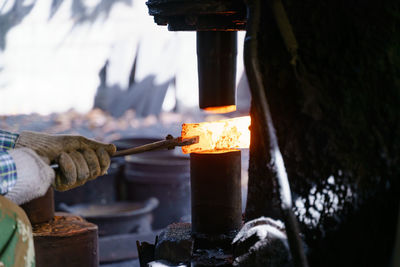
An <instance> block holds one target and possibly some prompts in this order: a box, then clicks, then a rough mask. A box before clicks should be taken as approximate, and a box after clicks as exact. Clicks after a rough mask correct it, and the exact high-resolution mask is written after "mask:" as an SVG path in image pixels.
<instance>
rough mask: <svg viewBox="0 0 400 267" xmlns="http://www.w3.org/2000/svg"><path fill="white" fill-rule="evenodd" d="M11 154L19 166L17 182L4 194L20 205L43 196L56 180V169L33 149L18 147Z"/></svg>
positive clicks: (17, 166)
mask: <svg viewBox="0 0 400 267" xmlns="http://www.w3.org/2000/svg"><path fill="white" fill-rule="evenodd" d="M9 154H10V155H11V157H12V158H13V160H14V162H15V166H16V168H17V182H16V184H15V186H14V187H13V188H12V189H11V190H10V191H9V192H8V193H7V194H6V195H4V196H5V197H6V198H8V199H10V200H11V201H13V202H15V203H16V204H18V205H21V204H23V203H26V202H28V201H30V200H32V199H35V198H38V197H41V196H43V195H44V194H45V193H46V191H47V189H48V188H49V187H50V185H51V183H52V182H53V181H54V177H55V172H54V170H53V169H52V168H50V166H49V165H48V164H47V163H46V162H44V161H43V159H41V158H40V157H39V156H38V155H37V154H36V153H35V152H34V151H33V150H32V149H29V148H17V149H13V150H10V151H9Z"/></svg>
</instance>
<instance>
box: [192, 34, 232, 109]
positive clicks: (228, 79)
mask: <svg viewBox="0 0 400 267" xmlns="http://www.w3.org/2000/svg"><path fill="white" fill-rule="evenodd" d="M236 54H237V33H236V32H233V31H231V32H228V31H226V32H225V31H198V32H197V66H198V75H199V106H200V108H201V109H205V110H210V111H212V110H213V109H215V108H220V107H231V108H234V109H231V110H230V111H234V110H235V109H236ZM216 112H218V111H216ZM220 113H224V112H220Z"/></svg>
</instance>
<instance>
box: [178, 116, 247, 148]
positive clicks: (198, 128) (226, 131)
mask: <svg viewBox="0 0 400 267" xmlns="http://www.w3.org/2000/svg"><path fill="white" fill-rule="evenodd" d="M250 123H251V119H250V116H244V117H237V118H233V119H227V120H220V121H213V122H201V123H185V124H183V125H182V138H188V137H193V136H199V138H200V139H199V143H197V144H193V145H190V146H184V147H182V152H183V153H185V154H188V153H192V152H198V153H199V152H200V153H201V152H207V153H210V152H211V153H220V152H226V151H229V150H233V149H236V148H248V147H249V146H250V129H249V127H250Z"/></svg>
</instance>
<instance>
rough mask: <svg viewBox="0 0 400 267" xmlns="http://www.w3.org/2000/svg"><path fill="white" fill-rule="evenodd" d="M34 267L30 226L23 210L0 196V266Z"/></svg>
mask: <svg viewBox="0 0 400 267" xmlns="http://www.w3.org/2000/svg"><path fill="white" fill-rule="evenodd" d="M3 266H4V267H34V266H35V251H34V246H33V236H32V227H31V224H30V222H29V219H28V217H27V216H26V214H25V212H24V211H23V210H22V209H21V208H20V207H19V206H17V205H16V204H14V203H13V202H11V201H10V200H8V199H6V198H5V197H2V196H0V267H3Z"/></svg>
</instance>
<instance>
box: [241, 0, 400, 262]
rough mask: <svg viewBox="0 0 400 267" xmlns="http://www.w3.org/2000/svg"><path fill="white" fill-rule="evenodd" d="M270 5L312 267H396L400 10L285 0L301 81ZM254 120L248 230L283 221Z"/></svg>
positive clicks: (270, 80) (274, 99) (265, 63)
mask: <svg viewBox="0 0 400 267" xmlns="http://www.w3.org/2000/svg"><path fill="white" fill-rule="evenodd" d="M263 4H264V7H263V15H262V26H261V29H260V40H259V42H260V45H259V47H260V51H259V54H260V61H261V69H262V72H263V78H264V84H265V88H266V94H267V98H268V102H269V104H270V108H271V113H272V117H273V120H274V123H275V127H276V129H277V135H278V138H279V145H280V148H281V151H282V154H283V157H284V160H285V165H286V168H287V171H288V176H289V179H290V183H291V187H292V193H293V196H294V200H296V199H297V198H299V199H302V202H303V203H304V205H305V208H304V209H295V211H296V212H297V214H298V217H299V220H300V221H301V224H302V231H303V233H304V234H305V240H306V242H307V244H308V246H309V248H310V249H309V258H310V263H311V266H387V264H388V263H389V260H390V256H391V253H392V247H393V238H394V235H395V225H396V220H397V212H398V205H399V198H400V183H399V180H400V1H398V0H387V1H361V0H356V1H345V0H339V1H338V0H337V1H320V0H305V1H296V0H284V1H283V4H284V6H285V9H286V12H287V14H288V18H289V20H290V22H291V25H292V28H293V31H294V34H295V36H296V38H297V41H298V44H299V50H298V53H299V56H300V60H301V62H302V65H303V66H304V68H302V67H300V68H299V69H298V71H299V73H300V77H296V75H295V72H294V71H293V68H292V66H291V65H290V64H289V61H290V59H291V56H290V54H289V53H288V52H287V50H286V47H285V45H284V42H283V39H282V37H281V35H280V33H279V31H278V28H277V25H276V22H275V20H274V17H273V14H272V12H271V9H270V7H269V6H268V1H265V2H264V3H263ZM304 81H307V82H304ZM252 116H253V125H252V144H251V148H250V167H249V196H248V205H247V208H246V220H249V219H252V218H256V217H259V216H261V215H267V216H272V217H275V218H276V217H278V218H279V211H278V210H277V208H276V198H275V197H274V196H275V195H276V194H275V193H274V192H273V182H272V181H271V179H270V177H269V176H268V171H267V164H265V160H266V158H265V155H266V151H267V150H266V148H265V147H263V144H262V143H263V142H260V139H261V138H265V137H264V136H265V135H263V136H260V135H259V134H258V132H259V131H257V130H255V129H257V127H259V125H258V123H257V121H258V115H257V114H256V113H255V112H254V109H253V114H252ZM262 131H263V130H262ZM264 132H265V130H264ZM267 160H268V158H267ZM329 177H332V178H333V179H334V183H332V178H331V179H328V178H329ZM315 199H319V201H315ZM321 205H322V206H321ZM313 211H314V212H313ZM315 211H317V213H318V214H319V215H318V216H317V219H315V218H316V217H315ZM313 214H314V215H313Z"/></svg>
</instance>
